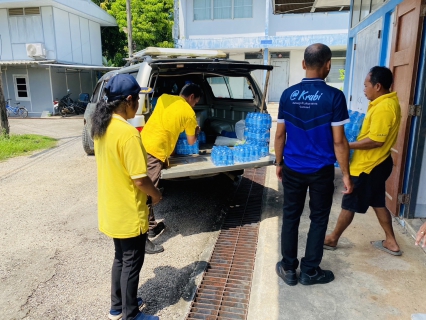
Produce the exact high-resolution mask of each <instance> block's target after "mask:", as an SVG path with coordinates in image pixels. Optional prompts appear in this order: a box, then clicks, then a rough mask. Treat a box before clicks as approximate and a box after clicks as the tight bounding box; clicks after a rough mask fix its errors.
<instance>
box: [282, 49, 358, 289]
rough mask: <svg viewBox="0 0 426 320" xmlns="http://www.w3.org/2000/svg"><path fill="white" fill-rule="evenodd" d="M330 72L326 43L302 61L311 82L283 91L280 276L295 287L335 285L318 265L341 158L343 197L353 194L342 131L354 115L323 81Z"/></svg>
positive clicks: (345, 142)
mask: <svg viewBox="0 0 426 320" xmlns="http://www.w3.org/2000/svg"><path fill="white" fill-rule="evenodd" d="M330 68H331V50H330V48H329V47H327V46H326V45H324V44H321V43H316V44H313V45H310V46H309V47H307V48H306V50H305V53H304V60H303V69H305V70H306V77H305V78H304V79H303V80H302V82H300V83H298V84H296V85H294V86H291V87H289V88H288V89H286V90H284V92H283V94H282V96H281V99H280V105H279V111H278V120H277V132H276V135H275V156H276V166H277V168H276V173H277V177H278V179H279V180H281V181H282V183H283V187H284V206H283V225H282V232H281V252H282V256H283V258H282V260H281V261H279V262H278V263H277V266H276V272H277V274H278V275H279V276H280V277H281V278H282V279H283V280H284V282H285V283H286V284H288V285H290V286H293V285H296V284H297V283H298V280H299V282H300V283H301V284H303V285H312V284H318V283H329V282H331V281H333V280H334V274H333V272H332V271H330V270H322V269H321V268H320V267H319V265H320V263H321V260H322V256H323V244H324V236H325V233H326V230H327V224H328V218H329V215H330V210H331V205H332V200H333V192H334V163H335V162H336V158H337V161H338V162H339V164H340V168H341V170H342V174H343V183H344V186H345V189H346V190H345V191H344V193H347V194H348V193H351V192H352V182H351V179H350V176H349V145H348V141H347V140H346V136H345V133H344V129H343V125H344V124H345V123H347V122H349V115H348V110H347V107H346V100H345V96H344V95H343V93H342V92H341V91H340V90H338V89H336V88H333V87H330V86H328V85H327V84H326V83H325V81H324V80H325V78H326V77H327V76H328V74H329V72H330ZM308 190H309V199H310V200H309V208H310V211H311V212H310V215H309V218H310V220H311V224H310V228H309V233H308V238H307V241H306V250H305V256H304V257H303V258H302V259H301V263H300V277H299V279H298V278H297V274H296V269H297V268H298V266H299V260H298V259H297V247H298V237H299V223H300V217H301V215H302V212H303V209H304V206H305V198H306V193H307V191H308Z"/></svg>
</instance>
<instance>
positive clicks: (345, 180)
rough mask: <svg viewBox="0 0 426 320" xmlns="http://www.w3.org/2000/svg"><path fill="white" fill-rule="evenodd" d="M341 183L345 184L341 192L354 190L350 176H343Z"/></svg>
mask: <svg viewBox="0 0 426 320" xmlns="http://www.w3.org/2000/svg"><path fill="white" fill-rule="evenodd" d="M343 185H344V186H345V190H343V191H342V193H343V194H350V193H352V191H353V190H354V185H353V183H352V180H351V177H350V176H343Z"/></svg>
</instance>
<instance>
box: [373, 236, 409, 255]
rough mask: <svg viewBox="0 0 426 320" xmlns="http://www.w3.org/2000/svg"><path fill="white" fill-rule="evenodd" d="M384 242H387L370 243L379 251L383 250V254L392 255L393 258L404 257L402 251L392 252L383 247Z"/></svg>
mask: <svg viewBox="0 0 426 320" xmlns="http://www.w3.org/2000/svg"><path fill="white" fill-rule="evenodd" d="M383 241H385V240H377V241H370V243H371V245H372V246H373V247H374V248H376V249H379V250H381V251H383V252H386V253H389V254H391V255H393V256H400V255H402V251H401V250H399V251H392V250H389V249H388V248H385V247H384V246H383Z"/></svg>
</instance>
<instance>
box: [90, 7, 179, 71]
mask: <svg viewBox="0 0 426 320" xmlns="http://www.w3.org/2000/svg"><path fill="white" fill-rule="evenodd" d="M92 1H93V2H94V3H96V4H97V5H99V6H100V7H101V8H102V9H104V10H106V11H107V12H108V13H109V14H111V15H112V16H113V17H114V18H115V19H116V20H117V24H118V28H104V29H103V30H102V50H103V53H104V56H105V57H106V59H107V60H108V63H111V64H114V65H117V66H120V65H122V64H123V63H124V61H123V60H122V59H123V58H124V57H126V56H127V52H128V49H127V36H126V34H125V30H126V29H127V28H126V27H127V15H126V0H92ZM131 6H132V28H133V32H132V36H133V42H134V49H135V50H136V51H138V50H142V49H144V48H146V47H149V46H155V47H164V48H172V47H174V43H173V37H172V28H173V19H174V18H173V0H131ZM120 62H121V64H119V63H120Z"/></svg>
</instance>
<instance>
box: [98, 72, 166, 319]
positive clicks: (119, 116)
mask: <svg viewBox="0 0 426 320" xmlns="http://www.w3.org/2000/svg"><path fill="white" fill-rule="evenodd" d="M140 91H141V87H140V86H139V84H138V83H137V81H136V79H135V78H134V77H132V76H131V75H127V74H118V75H115V76H114V77H113V78H111V80H109V82H108V84H107V85H106V87H105V97H104V99H102V100H101V101H100V102H99V103H98V105H97V106H96V109H95V112H94V113H93V116H92V132H91V134H92V137H93V139H94V143H95V156H96V164H97V175H98V220H99V221H98V223H99V230H100V231H101V232H103V233H104V234H106V235H107V236H109V237H111V238H113V240H114V247H115V256H114V262H113V265H112V271H111V273H112V277H111V282H112V283H111V310H110V313H109V315H108V317H109V319H111V320H116V319H117V320H118V319H121V318H122V319H124V320H130V319H135V320H142V319H144V320H158V319H159V317H157V316H150V315H146V314H143V313H142V312H140V311H139V306H140V305H141V304H142V300H141V299H140V298H137V291H138V285H139V273H140V270H141V268H142V265H143V262H144V257H145V243H146V239H147V231H148V207H147V204H146V203H147V195H148V196H149V197H150V198H151V199H152V203H153V204H156V203H158V202H159V201H160V200H161V192H160V191H159V190H158V189H157V188H156V187H155V186H154V184H153V183H152V181H151V179H150V178H149V177H148V175H147V167H146V152H145V150H144V148H143V146H142V141H141V138H140V134H139V132H138V131H137V130H136V128H134V127H133V126H132V125H130V124H129V123H128V122H127V121H126V120H127V119H131V118H134V117H135V114H136V111H137V109H138V100H139V92H140Z"/></svg>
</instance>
